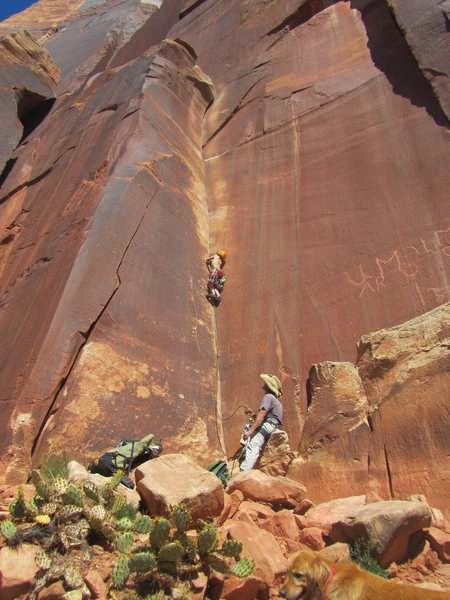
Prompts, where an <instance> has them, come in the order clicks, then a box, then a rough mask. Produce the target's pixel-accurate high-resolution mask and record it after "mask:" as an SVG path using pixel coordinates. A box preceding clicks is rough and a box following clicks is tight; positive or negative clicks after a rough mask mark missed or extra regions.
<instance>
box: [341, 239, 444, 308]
mask: <svg viewBox="0 0 450 600" xmlns="http://www.w3.org/2000/svg"><path fill="white" fill-rule="evenodd" d="M449 257H450V227H447V228H446V229H438V230H436V231H434V232H433V233H432V235H431V236H430V239H424V238H420V240H419V241H418V242H415V243H414V244H408V245H407V246H405V247H402V248H395V249H394V250H392V252H391V253H390V254H386V255H385V256H382V257H378V256H377V257H375V259H374V261H373V263H372V264H371V265H370V266H367V265H363V264H362V263H360V264H359V265H358V273H357V274H356V275H355V274H354V273H349V272H348V271H343V273H344V275H345V276H346V278H347V281H348V283H350V284H351V285H352V286H355V287H357V288H358V290H359V293H358V296H359V298H361V297H362V296H363V295H364V294H366V293H374V294H377V293H379V292H380V291H381V290H382V288H385V287H386V286H387V280H386V268H387V267H393V268H394V270H395V271H396V272H398V273H400V275H401V276H402V277H405V278H406V279H409V280H411V281H413V282H414V285H415V286H416V290H417V292H418V294H419V295H420V297H421V300H423V301H424V298H423V293H424V291H423V290H422V289H421V287H420V286H419V282H418V277H419V275H420V272H421V269H422V270H423V269H425V268H427V266H428V267H429V265H427V264H426V263H427V261H428V262H430V261H433V262H434V263H435V264H436V262H437V263H438V264H439V265H442V264H443V261H444V260H446V259H447V258H449ZM434 269H436V267H435V266H434ZM425 293H426V294H431V296H432V297H433V300H434V301H435V302H445V301H446V300H447V299H448V297H449V295H450V285H448V284H446V285H437V286H436V287H426V289H425Z"/></svg>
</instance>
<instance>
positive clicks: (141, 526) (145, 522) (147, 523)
mask: <svg viewBox="0 0 450 600" xmlns="http://www.w3.org/2000/svg"><path fill="white" fill-rule="evenodd" d="M151 527H152V519H151V517H149V516H148V515H141V516H140V517H139V518H138V519H136V522H135V523H134V526H133V530H134V531H135V532H136V533H148V532H149V531H150V529H151Z"/></svg>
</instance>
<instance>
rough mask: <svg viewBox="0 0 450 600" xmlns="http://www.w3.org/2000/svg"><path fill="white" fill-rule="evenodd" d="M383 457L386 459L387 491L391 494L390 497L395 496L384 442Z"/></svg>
mask: <svg viewBox="0 0 450 600" xmlns="http://www.w3.org/2000/svg"><path fill="white" fill-rule="evenodd" d="M384 459H385V461H386V473H387V476H388V483H389V493H390V495H391V498H394V497H395V496H394V486H393V482H392V474H391V468H390V466H389V458H388V453H387V448H386V444H384Z"/></svg>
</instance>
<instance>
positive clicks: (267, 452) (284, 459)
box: [257, 429, 294, 475]
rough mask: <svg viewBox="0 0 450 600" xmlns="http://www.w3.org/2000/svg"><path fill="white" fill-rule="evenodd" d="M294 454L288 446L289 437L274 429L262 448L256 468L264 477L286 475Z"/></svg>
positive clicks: (283, 432)
mask: <svg viewBox="0 0 450 600" xmlns="http://www.w3.org/2000/svg"><path fill="white" fill-rule="evenodd" d="M293 458H294V453H293V452H292V450H291V448H290V446H289V437H288V434H287V433H286V432H285V431H282V430H281V429H276V430H275V431H274V432H273V433H272V435H271V436H270V438H269V440H268V441H267V444H265V445H264V446H263V450H262V452H261V456H260V457H259V461H258V464H257V466H258V468H259V469H260V470H261V471H262V472H263V473H266V475H286V471H287V469H288V466H289V464H290V462H291V461H292V459H293Z"/></svg>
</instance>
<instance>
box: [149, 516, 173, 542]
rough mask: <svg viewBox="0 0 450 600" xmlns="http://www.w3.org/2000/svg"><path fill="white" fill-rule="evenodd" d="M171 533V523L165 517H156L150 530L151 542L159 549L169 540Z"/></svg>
mask: <svg viewBox="0 0 450 600" xmlns="http://www.w3.org/2000/svg"><path fill="white" fill-rule="evenodd" d="M169 533H170V523H169V521H168V520H167V519H165V518H164V517H156V519H155V520H154V521H153V527H152V529H151V531H150V544H151V545H152V547H153V548H156V549H157V550H159V549H160V548H161V547H162V546H164V544H165V543H166V542H167V540H168V538H169Z"/></svg>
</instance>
